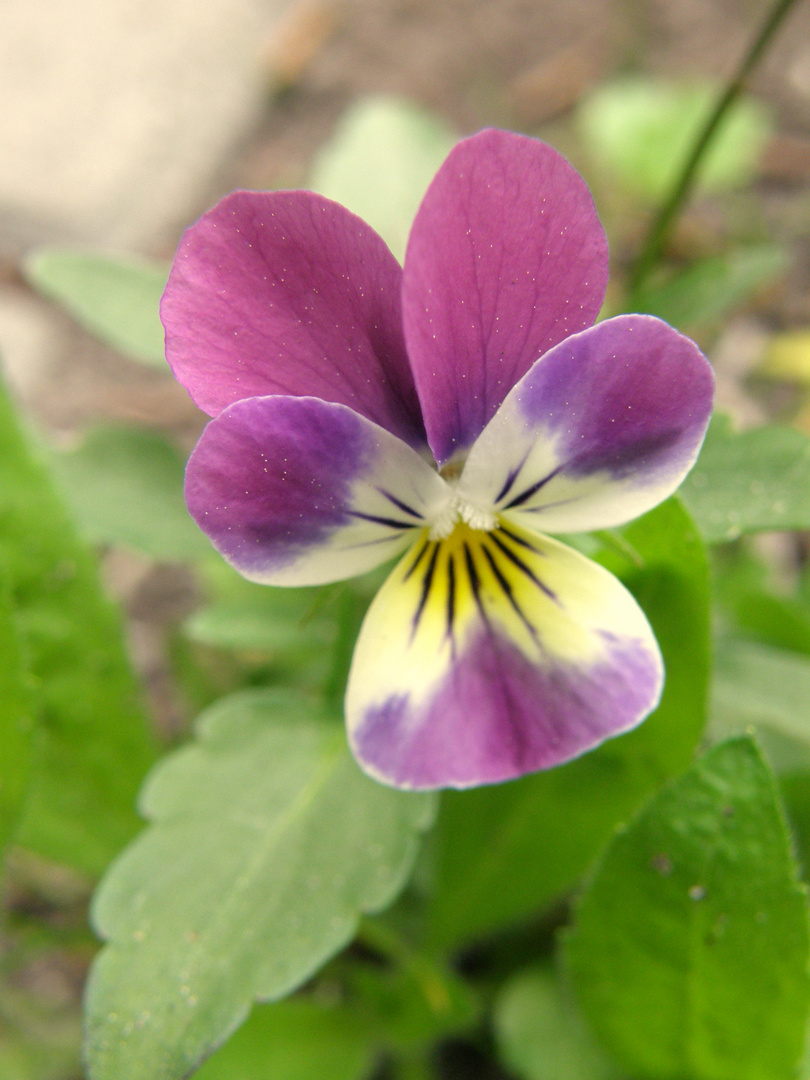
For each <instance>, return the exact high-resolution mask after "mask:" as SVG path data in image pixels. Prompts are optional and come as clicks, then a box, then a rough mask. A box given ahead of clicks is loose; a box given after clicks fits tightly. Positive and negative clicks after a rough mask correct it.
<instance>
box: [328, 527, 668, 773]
mask: <svg viewBox="0 0 810 1080" xmlns="http://www.w3.org/2000/svg"><path fill="white" fill-rule="evenodd" d="M460 537H461V538H460V539H459V538H458V537H457V538H456V539H455V540H454V539H453V538H452V537H451V538H449V539H448V540H446V541H442V542H440V543H439V544H438V545H435V546H434V548H433V549H432V550H431V549H430V548H429V547H428V549H427V550H426V551H425V552H424V553H422V549H421V548H419V547H417V548H416V550H415V551H411V552H409V553H408V554H407V555H406V556H405V557H404V558H403V559H402V561H401V562H400V564H399V565H398V566H397V567H396V569H395V570H394V571H393V572H392V574H391V576H390V577H389V579H388V581H387V582H386V584H385V585H384V586H383V589H382V590H381V591H380V593H379V594H378V596H377V598H376V599H375V600H374V603H373V604H372V606H371V608H370V609H369V612H368V614H367V616H366V620H365V622H364V624H363V628H362V630H361V633H360V638H359V640H358V643H357V647H356V650H355V655H354V660H353V663H352V669H351V673H350V675H349V686H348V691H347V696H346V719H347V724H348V729H349V737H350V741H351V744H352V748H353V751H354V753H355V755H356V757H357V759H358V761H359V762H360V764H361V765H362V766H363V768H364V769H366V771H367V772H369V773H370V774H371V775H372V776H374V777H376V778H377V779H379V780H382V781H383V782H385V783H389V784H393V785H394V786H396V787H403V788H415V789H422V788H439V787H459V788H463V787H470V786H473V785H477V784H490V783H497V782H500V781H503V780H509V779H513V778H515V777H517V776H521V775H523V774H524V773H527V772H533V771H535V770H537V769H546V768H549V767H551V766H554V765H559V764H561V763H562V762H565V761H569V760H570V759H571V758H574V757H577V756H578V755H580V754H582V753H584V752H585V751H587V750H589V749H591V748H592V747H594V746H596V745H597V744H598V743H600V742H602V741H603V740H604V739H606V738H609V737H611V736H614V735H618V734H619V733H621V732H623V731H627V730H628V729H629V728H632V727H634V726H635V725H636V724H638V723H639V722H640V721H641V720H642V719H643V717H644V716H645V715H646V714H647V713H648V712H649V711H650V710H651V709H652V708H654V706H655V704H656V702H657V700H658V697H659V694H660V691H661V685H662V665H661V658H660V653H659V651H658V647H657V645H656V643H655V639H654V638H653V635H652V631H651V630H650V627H649V624H648V623H647V621H646V619H645V617H644V615H643V613H642V612H641V610H640V608H639V607H638V605H637V604H636V602H635V601H634V600H633V598H632V597H631V596H630V595H629V593H628V592H627V591H626V590H625V589H624V587H623V586H622V585H621V584H620V583H619V582H618V581H617V580H616V578H614V577H613V576H612V575H611V574H609V573H608V572H607V571H606V570H604V569H603V568H602V567H600V566H597V565H596V564H595V563H592V562H590V561H589V560H587V559H585V558H584V557H583V556H582V555H579V554H578V553H576V552H574V551H572V550H571V549H570V548H567V547H565V546H564V545H562V544H559V543H557V542H556V541H553V540H549V539H548V538H545V537H540V536H532V535H531V534H530V533H527V532H524V531H521V530H512V529H498V530H495V531H493V532H492V533H486V534H481V533H475V532H473V531H472V530H466V531H465V530H464V529H463V527H462V532H461V534H460Z"/></svg>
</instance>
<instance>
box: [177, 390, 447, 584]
mask: <svg viewBox="0 0 810 1080" xmlns="http://www.w3.org/2000/svg"><path fill="white" fill-rule="evenodd" d="M448 493H449V489H448V487H447V485H446V483H445V482H444V480H443V479H442V478H441V477H440V476H439V475H438V473H437V472H436V471H435V470H434V469H432V468H431V467H430V466H429V465H428V464H427V462H426V461H424V460H423V458H422V457H420V455H419V454H418V453H417V452H416V451H415V450H413V449H412V448H411V447H410V446H408V445H407V444H406V443H405V442H403V441H402V440H401V439H399V438H397V436H396V435H392V434H391V432H390V431H386V430H385V428H381V427H380V426H379V425H377V424H375V423H373V422H372V421H371V420H368V419H367V418H366V417H364V416H361V415H360V414H359V413H357V412H354V410H352V409H350V408H348V407H347V406H345V405H341V404H337V403H335V402H328V401H321V400H320V399H318V398H308V397H289V396H286V395H271V396H268V397H256V398H246V399H244V400H243V401H237V402H235V403H234V404H232V405H230V406H228V407H227V408H226V409H224V410H223V411H222V412H221V413H220V414H219V416H217V417H216V418H215V419H214V420H212V421H211V423H210V424H209V425H208V427H207V428H206V429H205V431H204V432H203V434H202V437H201V438H200V441H199V443H198V444H197V447H196V449H195V450H194V453H193V454H192V455H191V458H190V459H189V463H188V467H187V469H186V502H187V504H188V508H189V511H190V513H191V515H192V517H193V518H194V519H195V521H196V522H197V524H198V525H199V526H200V528H201V529H202V530H203V532H205V533H206V534H207V535H208V537H209V538H210V540H211V542H212V543H213V544H214V546H215V547H216V548H217V550H218V551H219V552H220V553H221V554H222V555H223V556H224V557H225V558H226V559H227V560H228V561H229V562H230V563H231V564H232V565H233V566H234V567H235V568H236V569H237V570H238V571H239V572H240V573H241V574H242V575H243V576H244V577H246V578H249V579H250V580H251V581H258V582H261V583H262V584H266V585H320V584H322V583H324V582H327V581H338V580H340V579H342V578H347V577H353V576H354V575H355V574H362V573H364V572H365V571H366V570H371V569H372V568H373V567H375V566H379V565H380V564H381V563H384V562H386V561H388V560H389V559H393V558H395V557H396V556H397V555H399V554H400V553H401V552H402V551H403V550H404V549H405V548H406V547H407V546H408V545H409V544H410V543H412V542H413V536H414V534H415V532H416V531H418V530H420V529H422V528H424V527H425V525H426V524H428V523H429V522H431V521H432V520H433V519H434V518H435V516H436V515H437V513H439V508H440V507H441V506H443V505H444V503H445V502H446V501H447V499H448V497H449V494H448Z"/></svg>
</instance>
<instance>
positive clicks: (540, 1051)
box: [494, 968, 622, 1080]
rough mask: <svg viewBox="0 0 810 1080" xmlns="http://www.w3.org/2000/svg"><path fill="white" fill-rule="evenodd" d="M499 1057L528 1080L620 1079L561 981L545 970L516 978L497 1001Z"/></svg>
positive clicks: (530, 972) (495, 1023)
mask: <svg viewBox="0 0 810 1080" xmlns="http://www.w3.org/2000/svg"><path fill="white" fill-rule="evenodd" d="M494 1026H495V1037H496V1039H497V1043H498V1048H499V1056H500V1058H501V1060H502V1061H503V1063H504V1064H505V1065H506V1066H507V1068H509V1069H511V1070H512V1072H514V1073H515V1075H516V1076H519V1077H522V1078H523V1080H618V1078H619V1077H620V1076H621V1075H622V1074H621V1073H620V1072H619V1070H618V1069H617V1068H616V1066H614V1065H613V1063H612V1062H610V1061H609V1060H608V1059H607V1057H606V1056H605V1054H604V1053H603V1052H602V1050H601V1048H600V1047H599V1046H597V1044H596V1040H595V1039H594V1038H593V1035H592V1034H591V1033H590V1031H588V1029H587V1028H586V1026H585V1024H584V1023H583V1020H582V1017H581V1016H580V1015H579V1012H578V1010H577V1007H576V1003H575V1002H574V1001H573V1000H572V999H571V996H570V993H565V991H564V989H563V987H562V986H561V985H560V982H559V980H558V978H557V977H556V976H555V975H554V974H553V973H552V972H550V971H547V970H545V969H544V968H530V969H527V970H526V971H521V972H520V973H519V974H517V975H515V976H514V977H513V978H512V979H510V980H509V982H507V984H506V985H505V986H504V987H503V988H502V989H501V991H500V993H499V994H498V997H497V1000H496V1002H495V1015H494Z"/></svg>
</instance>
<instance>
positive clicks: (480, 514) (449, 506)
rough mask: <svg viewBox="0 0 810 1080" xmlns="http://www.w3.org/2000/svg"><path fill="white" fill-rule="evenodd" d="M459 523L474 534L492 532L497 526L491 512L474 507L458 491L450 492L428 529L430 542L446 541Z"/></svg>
mask: <svg viewBox="0 0 810 1080" xmlns="http://www.w3.org/2000/svg"><path fill="white" fill-rule="evenodd" d="M459 522H463V524H465V525H467V526H469V528H471V529H472V530H473V531H474V532H492V530H493V529H494V528H496V526H497V524H498V516H497V514H495V513H494V512H493V511H492V510H485V509H484V508H483V507H480V506H476V505H475V503H472V502H470V500H469V499H468V498H465V496H463V495H461V494H460V493H459V492H458V491H455V490H452V489H451V491H450V493H449V495H448V496H447V500H446V501H445V503H444V505H443V506H442V507H441V508H440V509H439V512H438V514H437V515H436V518H435V520H434V522H433V524H432V525H431V527H430V533H429V534H428V535H429V538H430V539H431V540H446V539H447V537H448V536H450V534H451V533H452V532H453V530H454V529H455V528H456V526H457V525H458V524H459Z"/></svg>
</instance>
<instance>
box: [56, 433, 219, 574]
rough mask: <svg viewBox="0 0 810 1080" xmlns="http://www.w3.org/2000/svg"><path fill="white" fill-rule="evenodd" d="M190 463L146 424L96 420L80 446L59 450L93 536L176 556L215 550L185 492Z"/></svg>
mask: <svg viewBox="0 0 810 1080" xmlns="http://www.w3.org/2000/svg"><path fill="white" fill-rule="evenodd" d="M184 466H185V462H184V459H183V457H182V456H181V454H179V453H178V451H177V450H176V449H175V448H174V447H173V446H172V445H171V444H170V443H169V442H167V441H166V440H165V439H164V438H163V437H162V436H161V435H159V434H157V433H156V432H152V431H147V430H144V429H143V428H96V429H95V430H92V431H90V432H88V433H87V434H86V435H85V437H84V439H83V440H82V443H81V445H80V446H79V447H78V448H77V449H76V450H71V451H69V452H66V453H62V454H59V455H58V456H57V457H55V458H54V467H55V470H56V475H57V477H58V479H59V480H60V482H61V484H62V489H63V491H64V492H65V496H66V498H67V500H68V502H69V503H70V505H71V506H72V508H73V512H74V516H75V518H76V521H77V524H78V525H79V527H80V528H81V530H82V532H83V533H84V535H85V536H86V537H88V539H90V540H92V541H94V542H95V543H98V544H112V545H120V546H124V547H129V548H133V549H134V550H136V551H140V552H143V554H145V555H149V556H151V557H152V558H155V559H169V560H172V559H176V560H183V559H191V558H193V557H194V556H201V555H202V556H204V555H208V554H210V553H211V551H212V548H211V545H210V543H209V542H208V540H207V539H206V537H205V536H204V535H203V533H202V532H200V530H199V529H198V528H197V526H196V525H195V524H194V521H193V520H192V518H191V517H190V516H189V513H188V510H187V509H186V504H185V502H184V500H183V469H184Z"/></svg>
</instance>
